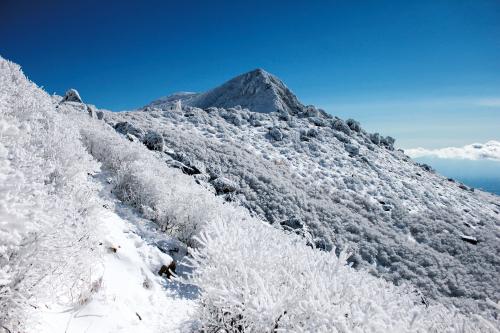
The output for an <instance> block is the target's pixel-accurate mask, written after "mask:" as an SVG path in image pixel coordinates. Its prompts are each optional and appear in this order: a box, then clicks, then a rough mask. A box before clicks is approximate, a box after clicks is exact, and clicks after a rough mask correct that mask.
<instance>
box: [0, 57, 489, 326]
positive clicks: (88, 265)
mask: <svg viewBox="0 0 500 333" xmlns="http://www.w3.org/2000/svg"><path fill="white" fill-rule="evenodd" d="M252 73H253V74H252V75H256V76H258V78H257V81H256V82H260V81H259V80H261V79H262V80H263V82H264V83H265V84H270V88H268V89H270V90H272V92H271V95H272V97H271V98H269V99H267V97H268V95H267V94H268V93H269V92H268V91H267V90H265V89H264V90H265V91H264V93H263V92H261V91H260V90H259V89H261V88H262V86H261V85H260V84H257V85H256V86H255V87H253V88H252V89H251V91H250V93H252V94H254V95H255V96H257V98H258V99H261V98H262V100H261V101H260V102H262V103H260V102H259V101H257V100H255V101H251V103H250V104H247V105H246V106H247V107H263V108H265V110H260V111H263V112H266V110H270V111H272V112H273V113H270V114H266V113H255V112H251V111H249V110H245V109H242V108H228V109H221V108H216V107H213V105H210V106H207V107H206V110H202V109H198V108H195V107H192V106H190V102H188V101H187V100H188V99H190V98H193V99H194V98H195V96H198V95H194V94H191V93H185V94H182V95H176V96H177V97H176V98H173V99H172V100H171V101H170V102H169V103H167V104H168V105H164V106H162V107H164V108H165V110H160V109H155V108H154V107H149V108H148V110H149V111H150V112H129V113H120V114H115V113H110V112H107V111H104V110H96V109H95V108H94V107H93V106H89V105H86V104H84V103H82V102H81V100H80V101H70V100H64V99H62V98H61V97H59V96H49V95H47V94H46V93H45V92H44V91H42V90H41V89H40V88H38V87H37V86H36V85H35V84H33V83H31V82H30V81H28V80H27V79H26V77H25V76H24V75H23V73H22V72H21V70H20V68H19V66H18V65H16V64H13V63H11V62H9V61H7V60H4V59H3V58H0V331H1V330H4V331H6V332H16V333H17V332H37V333H38V332H47V333H48V332H50V333H54V332H69V333H76V332H148V333H150V332H151V333H152V332H197V331H199V332H478V331H481V332H498V321H497V319H496V316H497V311H498V303H497V302H498V294H497V293H498V290H497V288H498V287H497V286H498V284H496V285H495V283H496V282H498V280H496V279H497V278H498V274H497V272H496V270H497V268H498V265H496V263H497V260H498V258H497V255H498V253H496V252H495V251H496V249H497V247H496V245H495V244H494V241H495V240H497V238H495V237H497V235H496V234H495V233H496V232H497V230H498V217H497V215H495V214H496V213H495V212H497V210H498V202H499V201H498V198H497V197H494V196H491V195H488V194H486V193H481V192H478V191H475V192H471V191H470V189H467V188H466V189H463V188H461V187H459V184H456V183H453V182H448V181H447V180H446V179H443V178H442V177H440V176H438V175H435V174H433V173H432V172H430V171H428V170H427V169H426V167H425V166H418V165H416V164H414V163H413V162H411V161H410V160H408V159H407V158H406V157H405V156H404V154H403V153H402V152H398V151H395V150H393V144H394V141H393V139H392V138H384V137H381V136H379V135H378V136H376V135H369V134H367V133H365V132H364V131H363V130H362V129H361V128H360V127H359V124H358V123H357V122H355V121H352V120H349V121H347V122H344V121H342V120H340V119H335V118H330V117H327V116H326V115H325V114H324V113H323V112H322V111H321V110H316V109H315V108H313V107H305V106H303V105H301V104H300V103H299V102H297V101H296V100H294V99H293V98H291V97H290V96H289V90H287V89H285V88H286V87H285V88H283V87H284V85H283V86H281V85H280V84H279V82H278V83H276V82H274V81H275V78H274V77H272V76H270V74H267V73H265V72H262V71H257V72H252ZM247 75H248V74H247ZM249 79H251V78H249ZM240 80H242V79H241V78H239V79H238V80H236V81H235V82H236V83H237V82H239V81H240ZM245 80H246V79H245ZM252 80H253V79H252ZM252 80H250V81H252ZM268 80H269V82H270V83H269V82H268ZM276 80H277V79H276ZM242 82H247V81H244V80H243V81H242ZM252 82H254V81H252ZM244 85H245V84H244ZM249 85H250V86H252V84H249ZM229 86H230V87H233V83H232V84H231V85H229ZM239 88H240V87H239ZM239 88H238V89H239ZM254 88H255V89H254ZM238 89H235V90H233V92H234V93H235V94H237V91H238ZM214 91H215V92H216V93H213V94H212V95H210V94H209V93H207V94H205V95H204V101H210V102H207V103H213V101H214V100H216V101H220V98H219V97H217V96H218V95H219V93H220V91H218V90H217V89H215V90H213V91H212V92H214ZM217 91H218V92H217ZM290 94H291V93H290ZM179 96H182V98H178V97H179ZM208 96H215V97H217V98H215V97H213V99H209V97H208ZM221 96H222V95H221ZM227 96H229V97H231V98H229V97H227ZM227 96H226V97H227V98H228V99H233V97H232V96H230V95H227ZM266 96H267V97H266ZM276 96H278V97H279V98H278V97H276ZM264 97H265V98H264ZM210 98H212V97H210ZM221 98H222V97H221ZM180 99H182V100H183V101H181V102H179V100H180ZM200 100H201V99H200ZM249 100H251V99H249ZM242 101H243V100H238V104H240V105H242V104H244V103H242ZM269 101H273V102H271V103H268V102H269ZM254 102H255V103H254ZM275 102H276V103H275ZM200 103H201V102H200ZM217 103H218V102H217ZM221 103H222V102H221ZM228 103H229V102H228ZM252 103H254V104H252ZM219 105H223V104H219ZM228 105H229V104H227V105H223V106H228ZM268 107H269V108H271V109H268ZM89 109H91V110H92V112H89ZM274 111H277V112H274ZM89 114H90V115H91V117H89ZM94 115H95V116H94ZM285 124H286V125H285ZM273 129H275V130H273ZM278 131H279V133H281V135H280V136H277V135H275V134H276V133H278ZM271 133H274V134H272V135H271ZM277 137H278V138H279V140H277V139H276V138H277ZM367 140H369V142H370V144H368V141H367ZM373 142H375V143H373ZM302 143H304V144H302ZM348 145H349V146H348ZM369 147H371V148H369ZM251 171H252V172H251ZM348 172H349V173H354V172H355V173H356V175H351V174H349V175H347V173H348ZM417 173H418V174H419V175H420V176H417V175H416V174H417ZM410 174H411V175H412V176H411V177H410V176H409V175H410ZM417 177H418V178H417ZM287 179H288V180H287ZM395 179H396V180H395ZM328 189H329V190H328ZM424 190H425V191H424ZM355 193H356V195H355ZM438 193H441V196H442V198H440V197H439V196H438ZM280 196H281V197H282V200H278V198H280ZM381 201H383V203H382V202H381ZM429 202H432V204H431V203H429ZM445 202H446V203H447V205H446V204H445ZM361 207H364V208H363V210H361ZM410 207H411V210H412V212H414V213H412V214H413V215H414V216H412V214H409V213H408V209H409V208H410ZM431 208H432V214H437V212H438V210H442V212H441V213H440V214H438V215H432V214H430V213H429V210H431ZM465 209H467V210H468V211H467V212H465ZM458 210H459V211H460V214H459V213H458ZM305 212H308V213H307V214H306V213H305ZM325 212H327V213H325ZM447 214H448V215H447ZM431 216H434V220H432V223H431V222H430V221H431V220H430V218H431ZM446 216H451V218H452V219H453V221H451V220H450V218H446ZM419 219H420V220H419ZM321 221H324V223H321ZM327 223H328V224H327ZM465 223H468V226H467V225H465ZM391 225H394V227H391ZM369 226H370V227H369ZM356 228H357V229H356ZM355 229H356V230H357V231H356V232H355ZM429 229H430V230H429ZM397 230H399V231H397ZM488 232H489V233H490V234H489V235H488ZM434 233H435V234H437V235H438V236H435V235H434ZM356 234H358V236H359V238H358V239H356V238H354V236H352V235H356ZM349 235H351V236H349ZM464 235H467V237H469V238H470V239H472V238H474V239H475V240H477V244H472V243H470V242H465V241H464V240H463V239H462V238H463V237H465V236H464ZM361 237H363V239H365V240H362V239H361ZM366 239H369V240H368V241H367V240H366ZM427 239H430V241H427ZM470 239H469V240H470ZM438 240H439V241H440V242H441V244H442V246H443V247H442V248H435V246H436V245H435V244H434V243H435V242H437V241H438ZM378 243H380V245H376V244H378ZM336 245H338V246H340V247H338V248H339V250H340V249H344V250H343V251H335V249H334V246H336ZM348 246H349V247H348ZM355 246H357V248H355ZM320 248H322V249H323V250H321V249H320ZM425 249H428V250H425ZM325 250H326V251H325ZM329 250H330V251H329ZM438 250H442V251H444V254H443V255H442V256H439V255H437V251H438ZM466 250H467V251H468V253H469V254H467V253H466ZM349 251H351V252H353V254H352V256H350V254H351V253H350V252H349ZM364 251H365V252H366V253H368V255H367V254H366V253H365V252H364ZM384 251H385V252H384ZM488 251H489V252H488ZM372 257H373V258H374V259H373V261H370V260H369V258H372ZM480 257H484V258H480ZM349 258H354V260H353V259H349ZM423 258H428V259H429V264H425V263H424V262H420V260H421V259H422V260H423ZM172 260H175V261H176V266H177V268H176V271H175V273H176V276H175V277H174V278H172V279H167V278H166V277H164V276H163V277H162V276H160V275H159V271H160V269H161V268H162V266H163V265H170V264H171V263H172ZM348 260H350V261H351V264H348V263H347V262H348ZM352 265H355V266H356V268H353V267H351V266H352ZM440 265H444V268H443V270H441V268H440ZM468 265H469V266H468ZM481 265H482V268H481V273H482V274H483V275H484V278H483V280H482V282H481V283H479V282H478V281H477V279H476V278H475V274H474V272H473V271H474V270H476V269H478V267H480V266H481ZM414 266H415V267H414ZM436 266H437V267H436ZM381 267H382V268H381ZM429 267H431V268H429ZM369 270H371V272H370V271H369ZM385 270H386V271H385ZM446 270H447V271H449V273H448V275H446V274H445V273H443V271H446ZM488 270H489V271H488ZM433 271H435V272H436V274H437V277H438V278H441V279H446V281H447V282H446V283H448V285H450V286H451V285H452V286H453V288H452V289H453V292H455V293H460V295H458V294H457V295H451V296H450V295H448V294H447V292H448V291H449V290H442V288H443V287H442V286H441V285H439V284H437V286H436V287H435V289H434V287H432V286H433V283H435V282H433V281H434V280H433V277H432V276H431V277H429V275H430V273H431V272H433ZM391 272H396V273H397V274H398V275H397V276H398V277H399V278H398V279H396V278H391V276H392V275H391ZM396 273H395V274H396ZM458 273H461V274H463V276H464V280H457V274H458ZM443 274H444V275H443ZM376 275H381V276H383V277H384V278H385V279H382V278H379V277H377V276H376ZM414 276H421V277H422V278H421V279H417V278H414ZM387 280H389V281H387ZM391 281H392V282H397V284H399V286H397V285H396V284H394V283H392V282H391ZM415 282H416V283H415ZM419 282H422V284H421V285H420V284H419ZM436 283H437V282H436ZM453 283H454V284H453ZM464 283H465V284H464ZM450 288H451V287H450ZM425 292H427V294H428V295H430V296H431V298H432V299H430V300H429V299H427V298H426V297H424V295H423V294H422V293H425ZM473 296H474V297H476V298H477V299H478V302H475V301H473V300H472V298H473ZM448 298H452V299H454V300H459V302H456V303H457V304H458V305H459V306H461V308H459V309H457V308H455V307H453V306H452V305H451V304H452V303H453V302H448V301H447V300H448ZM460 300H461V301H463V302H464V303H463V304H462V303H461V302H460ZM441 302H444V303H441ZM476 303H477V304H476ZM464 304H465V305H464ZM467 309H469V310H470V311H469V310H467ZM468 311H469V312H468Z"/></svg>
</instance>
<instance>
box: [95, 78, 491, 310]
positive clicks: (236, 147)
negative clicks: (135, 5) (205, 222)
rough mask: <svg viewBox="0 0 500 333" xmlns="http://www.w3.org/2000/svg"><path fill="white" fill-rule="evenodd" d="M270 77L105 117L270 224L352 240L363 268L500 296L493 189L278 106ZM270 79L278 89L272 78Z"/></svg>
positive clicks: (453, 293) (350, 127) (332, 120)
mask: <svg viewBox="0 0 500 333" xmlns="http://www.w3.org/2000/svg"><path fill="white" fill-rule="evenodd" d="M256 77H258V78H260V77H262V78H263V79H262V80H261V79H257V78H256ZM268 78H273V77H272V76H271V75H269V74H267V73H265V72H263V71H254V72H250V73H247V74H244V75H242V76H239V77H237V78H235V79H233V80H231V81H229V82H228V83H226V84H224V85H222V86H221V87H219V88H216V89H214V90H212V91H211V92H209V93H206V94H202V95H186V96H189V97H188V99H186V100H183V101H181V103H178V102H177V103H176V102H175V101H176V99H175V98H171V99H170V100H169V101H168V102H166V103H165V104H161V103H158V102H154V103H152V104H151V105H150V106H149V107H147V108H146V109H145V110H147V112H140V111H135V112H120V113H106V114H105V119H106V121H108V122H109V123H110V124H112V125H113V126H114V127H115V129H117V131H119V132H121V133H123V134H127V135H129V138H130V139H131V140H136V138H137V140H139V141H144V142H149V143H146V144H147V145H149V147H150V148H152V149H158V150H160V151H165V154H164V157H165V160H166V162H167V163H168V164H169V165H172V166H176V167H179V168H181V169H182V170H183V171H184V172H185V173H187V174H190V175H193V176H194V177H195V178H196V179H197V181H198V182H200V183H201V184H205V186H207V187H208V188H212V189H213V191H214V192H216V193H217V194H218V195H221V196H223V197H224V198H225V199H226V200H228V201H235V202H238V203H240V204H241V205H243V206H244V207H247V208H248V209H249V210H250V211H251V212H252V213H253V214H254V215H255V216H258V217H260V218H262V219H264V220H266V221H268V222H270V223H272V224H273V225H274V226H277V227H279V228H282V229H286V230H293V231H294V232H295V233H299V234H303V235H305V236H306V237H309V238H310V243H314V245H315V246H317V247H319V248H323V249H326V250H330V249H332V248H333V247H334V246H340V247H344V246H350V247H352V248H354V249H355V250H356V251H355V255H354V256H353V257H352V258H351V259H350V260H351V261H352V262H353V263H354V266H355V267H357V268H365V269H368V270H370V271H371V272H372V274H374V275H376V276H382V277H384V278H385V279H387V280H389V281H392V282H394V283H396V284H401V283H404V282H411V283H412V284H413V285H415V286H416V287H417V288H418V289H419V290H421V291H422V292H423V293H424V294H425V295H426V296H429V297H431V298H434V299H442V300H443V301H445V302H451V303H454V304H456V305H458V306H461V307H463V308H464V309H471V310H472V309H475V308H476V306H477V304H482V305H484V299H486V298H491V299H498V298H499V297H500V290H499V288H498V286H499V285H500V271H499V269H500V258H499V256H498V253H499V250H500V245H499V244H500V243H499V236H500V234H499V225H500V215H499V211H500V198H499V197H498V196H494V195H491V194H488V193H484V192H481V191H477V190H476V191H474V189H472V188H468V187H466V186H464V185H462V184H460V183H458V182H456V181H454V180H452V179H446V178H444V177H442V176H440V175H438V174H436V173H435V172H434V171H433V170H431V169H430V168H429V167H428V166H426V165H419V164H417V163H415V162H413V161H412V160H411V159H410V158H409V157H408V156H406V155H405V154H404V152H403V151H401V150H398V149H395V148H394V146H393V144H394V139H392V138H390V137H387V138H384V137H382V136H380V135H379V134H377V133H375V134H369V133H367V132H365V131H364V130H363V129H362V128H361V127H360V125H359V123H357V122H355V121H353V120H348V121H343V120H341V119H338V118H336V117H331V116H328V115H326V114H324V113H323V112H322V111H321V110H317V109H315V108H314V107H312V106H308V107H303V106H302V105H301V104H300V103H299V102H296V100H295V99H294V102H293V103H292V104H293V105H297V106H299V105H300V108H299V109H300V110H299V111H295V109H294V108H291V107H290V109H291V111H290V110H288V111H289V112H284V111H283V110H287V109H286V108H282V109H280V112H272V111H275V110H276V109H275V108H274V106H273V104H272V103H271V102H273V101H282V100H284V99H283V98H281V97H276V95H273V97H269V96H268V95H266V94H261V93H259V92H261V91H268V90H267V89H268V88H269V85H268V80H267V79H268ZM274 81H277V82H279V80H277V79H273V82H274ZM247 83H249V85H248V86H247V85H246V84H247ZM280 86H282V85H281V84H280ZM269 90H270V91H275V89H274V86H273V85H272V84H271V88H269ZM226 92H227V95H225V93H226ZM254 92H257V93H254ZM287 95H290V96H293V94H291V92H289V91H288V90H287ZM200 96H204V97H203V98H202V99H201V97H200ZM207 96H217V98H213V99H212V98H208V97H207ZM277 96H281V95H280V94H278V95H277ZM201 100H203V102H199V103H198V101H201ZM219 101H224V102H219ZM212 102H213V103H214V104H213V105H215V106H221V105H224V106H228V105H235V104H240V103H241V104H244V105H247V106H250V107H251V106H255V107H257V111H259V112H252V111H250V110H247V109H242V108H241V107H238V106H236V107H234V108H227V109H223V108H216V107H213V106H212V105H210V103H212ZM285 104H286V103H285ZM190 105H197V106H200V105H202V106H203V107H204V109H201V108H198V107H192V106H190ZM270 105H271V106H270ZM155 141H157V142H160V141H161V146H157V147H155V146H154V145H153V144H152V142H153V143H154V142H155Z"/></svg>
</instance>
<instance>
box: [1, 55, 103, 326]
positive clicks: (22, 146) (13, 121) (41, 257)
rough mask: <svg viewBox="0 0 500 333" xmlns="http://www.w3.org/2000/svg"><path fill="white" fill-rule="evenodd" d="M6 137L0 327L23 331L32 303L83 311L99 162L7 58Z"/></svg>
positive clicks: (92, 264)
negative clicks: (79, 307) (92, 177)
mask: <svg viewBox="0 0 500 333" xmlns="http://www.w3.org/2000/svg"><path fill="white" fill-rule="evenodd" d="M82 116H85V118H86V119H89V117H88V116H87V115H82ZM0 138H1V140H0V324H1V326H2V327H7V328H9V327H10V328H11V329H12V328H18V329H19V331H22V330H23V328H22V323H23V320H24V319H25V318H26V316H27V312H26V311H27V309H30V308H31V307H30V306H29V304H38V303H42V302H45V301H49V300H50V301H52V302H54V303H58V304H61V305H64V306H72V305H78V304H79V303H80V302H83V301H85V298H86V297H87V296H88V294H89V293H90V292H91V290H92V288H93V281H94V280H95V279H96V278H98V277H99V251H98V250H97V249H96V248H95V243H96V241H95V238H96V234H95V232H96V231H95V226H94V225H93V219H94V216H93V207H95V205H96V203H97V202H96V201H95V199H94V198H95V196H94V194H95V193H96V192H97V187H96V185H95V184H94V183H93V182H92V181H89V179H88V175H87V174H88V173H92V172H93V170H95V168H97V163H95V162H94V161H93V159H92V157H91V156H90V155H89V154H88V153H87V152H86V149H85V147H84V146H83V145H82V144H81V142H80V141H79V134H78V128H77V127H76V126H75V125H74V124H72V123H70V122H67V121H65V116H64V115H63V114H60V113H57V112H56V109H55V108H54V105H53V103H52V99H51V97H50V96H48V95H47V94H46V93H45V92H43V91H42V90H40V89H38V88H37V87H36V86H35V85H34V84H32V83H31V82H29V81H28V80H27V79H26V78H25V77H24V75H23V74H22V72H21V71H20V68H19V66H17V65H15V64H13V63H11V62H8V61H6V60H4V59H2V58H0ZM16 331H17V330H16Z"/></svg>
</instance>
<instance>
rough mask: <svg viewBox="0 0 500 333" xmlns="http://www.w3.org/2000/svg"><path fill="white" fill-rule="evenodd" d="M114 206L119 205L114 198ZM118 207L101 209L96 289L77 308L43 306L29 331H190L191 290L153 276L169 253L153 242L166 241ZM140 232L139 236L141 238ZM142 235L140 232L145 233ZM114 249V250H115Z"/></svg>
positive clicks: (78, 332)
mask: <svg viewBox="0 0 500 333" xmlns="http://www.w3.org/2000/svg"><path fill="white" fill-rule="evenodd" d="M117 207H120V204H118V203H117ZM117 211H118V212H119V213H117V212H114V211H111V210H109V209H105V208H102V213H101V214H99V216H101V218H102V220H101V223H100V225H101V228H102V230H100V233H101V234H102V235H103V238H102V243H101V244H100V245H101V246H104V247H106V249H105V251H104V252H105V254H104V257H103V269H104V273H103V276H102V281H101V283H100V285H99V287H98V291H97V293H96V294H94V295H93V296H92V297H91V299H90V300H89V301H88V302H87V303H86V304H84V305H82V306H81V307H79V308H77V309H64V308H58V307H56V306H45V309H44V308H43V307H41V308H40V310H38V311H37V312H38V315H39V317H40V318H41V319H40V321H39V322H38V324H37V325H36V327H33V328H32V329H30V330H28V331H30V332H31V331H32V332H40V333H45V332H46V333H58V332H65V333H80V332H81V333H83V332H99V333H106V332H134V333H135V332H137V333H139V332H148V333H152V332H191V331H193V325H195V322H193V321H192V320H190V318H191V315H192V313H193V311H194V307H195V302H196V300H195V298H194V297H193V292H192V290H190V289H189V288H188V287H187V288H186V287H179V286H178V284H177V283H175V282H171V281H168V280H166V279H165V278H162V277H160V276H158V274H157V272H158V270H159V268H160V267H161V265H163V264H167V265H168V263H170V261H171V260H172V258H171V257H170V256H169V255H167V254H165V253H163V252H162V251H160V250H159V248H158V247H157V246H155V245H152V244H157V243H161V242H167V243H168V242H169V241H170V240H169V239H168V237H167V236H165V235H163V234H161V233H158V232H154V230H151V228H149V227H148V225H147V224H143V225H141V223H144V222H146V221H144V220H141V219H140V218H138V217H136V218H135V220H134V219H132V220H130V219H128V218H127V219H124V218H122V217H121V216H123V214H126V213H128V214H129V216H130V217H133V216H134V214H133V213H132V212H130V210H129V209H128V208H126V207H123V206H121V207H120V208H119V209H117ZM139 235H143V237H144V238H142V237H141V236H139ZM144 235H145V236H144ZM113 249H116V252H114V250H113Z"/></svg>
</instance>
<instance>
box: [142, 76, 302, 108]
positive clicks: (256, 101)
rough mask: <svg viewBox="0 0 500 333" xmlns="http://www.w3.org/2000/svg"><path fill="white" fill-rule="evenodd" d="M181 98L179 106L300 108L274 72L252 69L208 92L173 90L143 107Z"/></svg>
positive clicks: (169, 104)
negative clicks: (177, 91)
mask: <svg viewBox="0 0 500 333" xmlns="http://www.w3.org/2000/svg"><path fill="white" fill-rule="evenodd" d="M177 101H181V103H182V104H183V105H189V106H195V107H199V108H207V107H210V106H215V107H221V108H230V107H235V106H237V105H239V106H241V107H243V108H248V109H250V110H252V111H255V112H263V113H269V112H286V113H290V114H297V113H299V112H301V111H302V110H303V109H304V105H302V103H300V102H299V101H298V99H297V97H295V95H294V94H293V93H292V92H291V91H290V90H289V89H288V88H287V87H286V86H285V84H284V83H283V82H282V81H281V80H279V79H278V78H277V77H275V76H274V75H271V74H269V73H268V72H266V71H264V70H262V69H255V70H253V71H250V72H248V73H245V74H242V75H240V76H237V77H235V78H234V79H232V80H230V81H228V82H226V83H224V84H223V85H221V86H219V87H217V88H215V89H212V90H210V91H208V92H205V93H201V94H195V93H177V94H173V95H170V96H167V97H163V98H160V99H158V100H156V101H153V102H151V103H150V104H149V105H147V106H146V107H145V108H146V109H148V108H155V107H156V108H163V109H167V108H171V107H172V104H173V103H175V102H177Z"/></svg>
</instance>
